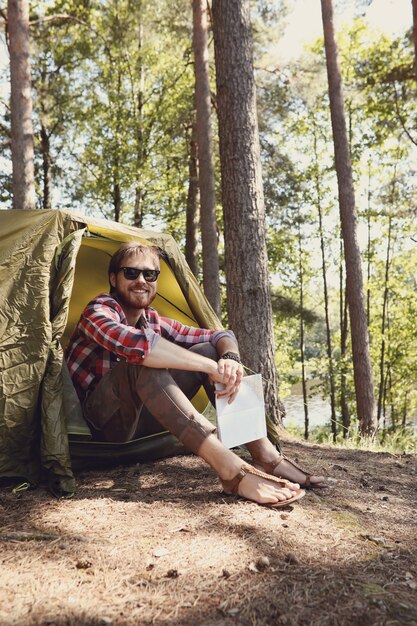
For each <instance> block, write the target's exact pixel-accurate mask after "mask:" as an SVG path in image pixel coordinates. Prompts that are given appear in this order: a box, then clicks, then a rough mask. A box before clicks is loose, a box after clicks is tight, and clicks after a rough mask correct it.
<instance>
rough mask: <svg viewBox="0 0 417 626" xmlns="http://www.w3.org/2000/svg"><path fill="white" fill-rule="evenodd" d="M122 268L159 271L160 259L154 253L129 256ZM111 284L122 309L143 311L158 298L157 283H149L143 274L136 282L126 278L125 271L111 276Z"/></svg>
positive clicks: (145, 252)
mask: <svg viewBox="0 0 417 626" xmlns="http://www.w3.org/2000/svg"><path fill="white" fill-rule="evenodd" d="M122 267H133V268H136V269H140V270H159V259H158V258H157V257H156V256H155V255H154V254H153V253H152V252H147V251H144V252H141V253H139V254H131V255H127V256H126V257H125V258H124V259H123V261H122ZM109 279H110V284H111V286H112V287H113V289H114V290H115V292H116V296H117V299H118V301H119V302H120V304H121V305H122V307H123V308H124V309H125V310H126V309H127V310H129V311H134V310H136V311H141V310H142V309H145V308H146V307H148V306H150V304H151V303H152V301H153V300H154V298H155V296H156V289H157V284H158V283H157V281H155V282H153V283H152V282H147V281H146V280H145V279H144V277H143V274H139V276H138V277H137V278H135V279H134V280H128V279H127V278H125V275H124V272H123V270H120V271H119V272H117V274H114V273H112V274H110V276H109Z"/></svg>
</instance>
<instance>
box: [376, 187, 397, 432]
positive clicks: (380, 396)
mask: <svg viewBox="0 0 417 626" xmlns="http://www.w3.org/2000/svg"><path fill="white" fill-rule="evenodd" d="M393 184H395V183H393ZM391 236H392V217H391V216H390V217H389V218H388V238H387V251H386V256H385V280H384V295H383V299H382V315H381V351H380V356H379V388H378V405H377V406H378V408H377V414H376V418H377V421H378V424H379V422H380V420H381V416H382V405H383V397H384V380H385V352H386V330H387V323H388V296H389V272H390V267H391Z"/></svg>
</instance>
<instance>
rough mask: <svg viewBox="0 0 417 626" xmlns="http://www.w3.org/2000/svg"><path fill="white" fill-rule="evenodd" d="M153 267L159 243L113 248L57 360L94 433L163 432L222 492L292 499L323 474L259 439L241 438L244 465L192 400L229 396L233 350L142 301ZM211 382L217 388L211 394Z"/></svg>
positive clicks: (225, 339)
mask: <svg viewBox="0 0 417 626" xmlns="http://www.w3.org/2000/svg"><path fill="white" fill-rule="evenodd" d="M159 273H160V264H159V249H158V248H156V247H152V246H143V245H138V244H136V243H130V244H125V245H123V246H121V248H119V250H118V251H117V252H116V253H115V254H114V255H113V257H112V258H111V260H110V264H109V270H108V276H109V283H110V293H109V294H106V293H105V294H101V295H99V296H97V297H96V298H94V300H92V301H91V302H90V303H89V304H88V305H87V307H86V308H85V309H84V311H83V313H82V315H81V318H80V320H79V322H78V324H77V326H76V328H75V330H74V332H73V333H72V336H71V339H70V341H69V344H68V346H67V349H66V358H67V362H68V366H69V371H70V375H71V378H72V380H73V383H74V386H75V388H76V391H77V393H78V396H79V398H80V401H81V403H82V406H83V411H84V415H85V419H86V420H87V422H88V424H89V426H90V429H91V432H92V434H93V437H94V438H95V439H96V440H99V441H109V442H125V441H130V440H132V439H136V438H139V437H144V436H147V435H150V434H153V433H156V432H161V431H163V430H168V431H170V432H171V433H172V434H173V435H175V436H176V437H177V438H178V439H179V440H180V441H181V442H182V443H183V444H184V445H185V446H186V447H187V448H189V449H190V450H192V451H193V452H194V453H195V454H197V455H198V456H200V457H201V458H202V459H204V460H205V461H206V462H207V463H208V464H209V465H210V466H211V467H212V468H213V469H214V471H215V472H216V473H217V475H218V476H219V478H220V481H221V483H222V485H223V488H224V490H225V491H226V493H234V494H238V495H240V496H242V497H244V498H247V499H249V500H253V501H255V502H257V503H259V504H268V505H270V506H283V505H285V504H288V503H290V502H293V501H294V500H297V499H299V498H300V497H302V495H304V492H303V491H302V490H301V489H300V484H301V485H302V486H305V487H308V486H314V485H319V484H320V483H322V482H323V478H322V477H320V476H309V475H308V474H307V473H306V472H304V471H303V470H301V469H300V468H298V467H297V466H296V465H295V464H294V463H292V462H291V461H289V459H286V458H284V457H283V456H282V455H279V453H278V452H277V450H276V449H275V447H274V446H273V445H272V444H271V442H270V441H269V440H268V439H267V438H262V439H259V440H258V441H253V442H251V443H248V444H246V447H247V449H248V450H249V452H250V454H251V456H252V460H253V464H254V466H255V467H253V466H252V465H249V464H247V463H243V462H242V459H240V458H239V456H237V455H236V454H234V453H233V452H232V451H231V450H229V449H227V448H226V447H225V446H224V445H223V444H222V443H221V442H220V441H219V440H218V438H217V437H216V435H215V434H214V431H215V427H214V426H213V424H211V423H210V422H209V421H208V420H207V419H206V418H205V417H204V416H203V415H201V414H200V413H199V412H198V411H197V410H196V409H195V408H194V406H193V405H192V404H191V401H190V400H191V398H192V397H193V396H194V395H195V393H196V392H197V391H198V389H199V388H200V387H201V385H203V386H204V389H205V390H206V392H207V395H208V397H209V399H210V400H211V402H212V403H214V399H215V394H217V396H219V397H223V398H228V401H229V402H232V401H233V400H234V398H235V397H236V394H237V393H238V391H239V386H240V383H241V380H242V376H243V367H242V365H241V362H240V358H239V349H238V345H237V341H236V339H235V336H234V334H233V332H232V331H226V330H208V329H203V328H194V327H190V326H184V325H183V324H181V323H180V322H178V321H176V320H173V319H169V318H166V317H162V316H160V315H158V313H157V312H156V311H155V309H153V308H151V306H150V305H151V303H152V301H153V300H154V298H155V296H156V291H157V279H158V275H159ZM214 383H221V384H222V385H223V386H224V388H223V389H222V390H221V391H216V392H215V391H214ZM261 469H262V470H264V471H261ZM277 476H280V477H281V478H279V479H278V478H277ZM283 479H284V480H283ZM285 479H286V480H285ZM289 481H293V482H289Z"/></svg>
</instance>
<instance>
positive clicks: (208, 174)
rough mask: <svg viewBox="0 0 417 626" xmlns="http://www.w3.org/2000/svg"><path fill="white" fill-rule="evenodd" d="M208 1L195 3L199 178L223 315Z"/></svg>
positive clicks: (208, 267)
mask: <svg viewBox="0 0 417 626" xmlns="http://www.w3.org/2000/svg"><path fill="white" fill-rule="evenodd" d="M207 39H208V38H207V0H193V48H194V59H195V60H194V73H195V105H196V111H197V144H198V177H199V187H200V221H201V243H202V248H203V288H204V293H205V295H206V297H207V299H208V301H209V302H210V304H211V306H212V307H213V309H214V311H215V312H216V313H217V315H218V317H220V315H221V306H220V282H219V254H218V249H217V243H218V242H217V238H218V237H217V222H216V192H215V177H214V164H213V138H212V129H211V97H210V68H209V63H208V43H207Z"/></svg>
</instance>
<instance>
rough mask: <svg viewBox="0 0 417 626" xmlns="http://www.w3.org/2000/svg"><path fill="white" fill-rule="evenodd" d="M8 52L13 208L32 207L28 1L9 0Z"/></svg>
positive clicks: (32, 169) (33, 197)
mask: <svg viewBox="0 0 417 626" xmlns="http://www.w3.org/2000/svg"><path fill="white" fill-rule="evenodd" d="M7 29H8V35H9V52H10V88H11V139H12V143H11V145H12V166H13V177H12V193H13V208H14V209H34V208H35V173H34V162H33V156H34V147H33V125H32V91H31V89H32V81H31V75H30V49H29V2H28V0H8V3H7Z"/></svg>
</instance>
